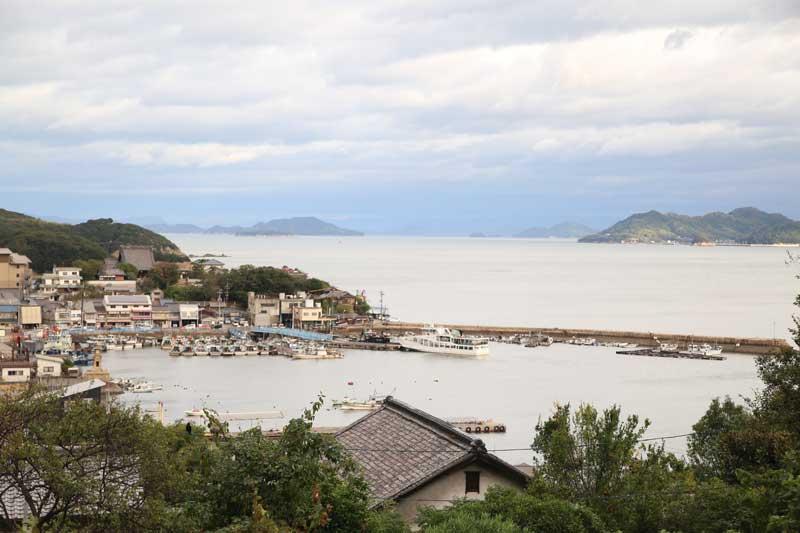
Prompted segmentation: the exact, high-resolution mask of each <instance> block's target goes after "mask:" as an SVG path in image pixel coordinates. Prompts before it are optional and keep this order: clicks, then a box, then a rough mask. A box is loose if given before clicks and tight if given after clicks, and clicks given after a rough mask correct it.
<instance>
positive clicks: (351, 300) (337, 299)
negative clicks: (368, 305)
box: [313, 287, 356, 315]
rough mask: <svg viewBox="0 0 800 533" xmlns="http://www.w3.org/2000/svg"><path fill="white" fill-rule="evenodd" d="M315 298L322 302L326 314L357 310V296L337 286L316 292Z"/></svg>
mask: <svg viewBox="0 0 800 533" xmlns="http://www.w3.org/2000/svg"><path fill="white" fill-rule="evenodd" d="M313 298H314V300H316V301H317V302H320V303H322V308H323V309H324V310H325V312H326V314H330V315H332V314H338V313H353V312H354V311H355V306H356V297H355V296H354V295H353V294H350V293H349V292H347V291H343V290H341V289H337V288H335V287H331V288H329V289H323V290H322V291H319V292H317V293H315V294H314V295H313Z"/></svg>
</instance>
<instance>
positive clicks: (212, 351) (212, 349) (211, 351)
mask: <svg viewBox="0 0 800 533" xmlns="http://www.w3.org/2000/svg"><path fill="white" fill-rule="evenodd" d="M208 355H210V356H212V357H218V356H220V355H222V350H220V349H219V346H217V345H216V344H212V345H211V346H209V347H208Z"/></svg>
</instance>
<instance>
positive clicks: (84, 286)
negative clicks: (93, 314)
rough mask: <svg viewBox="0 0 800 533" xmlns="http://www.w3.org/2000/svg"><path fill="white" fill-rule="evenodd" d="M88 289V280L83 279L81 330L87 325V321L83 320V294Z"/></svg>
mask: <svg viewBox="0 0 800 533" xmlns="http://www.w3.org/2000/svg"><path fill="white" fill-rule="evenodd" d="M85 291H86V280H85V279H84V280H81V331H83V328H84V327H86V322H84V320H83V295H84V292H85Z"/></svg>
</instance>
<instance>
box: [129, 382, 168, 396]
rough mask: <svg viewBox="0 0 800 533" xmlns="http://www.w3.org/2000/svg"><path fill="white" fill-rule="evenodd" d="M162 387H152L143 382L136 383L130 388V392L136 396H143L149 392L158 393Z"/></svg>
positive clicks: (150, 384) (148, 383)
mask: <svg viewBox="0 0 800 533" xmlns="http://www.w3.org/2000/svg"><path fill="white" fill-rule="evenodd" d="M162 388H163V387H162V386H161V385H153V384H152V383H150V382H147V381H143V382H142V383H137V384H136V385H134V386H133V387H131V392H133V393H136V394H143V393H149V392H155V391H160V390H161V389H162Z"/></svg>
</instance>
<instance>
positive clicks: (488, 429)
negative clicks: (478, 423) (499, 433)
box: [483, 426, 492, 433]
mask: <svg viewBox="0 0 800 533" xmlns="http://www.w3.org/2000/svg"><path fill="white" fill-rule="evenodd" d="M483 431H484V433H489V432H490V431H492V428H490V427H489V426H486V427H485V428H483Z"/></svg>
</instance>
